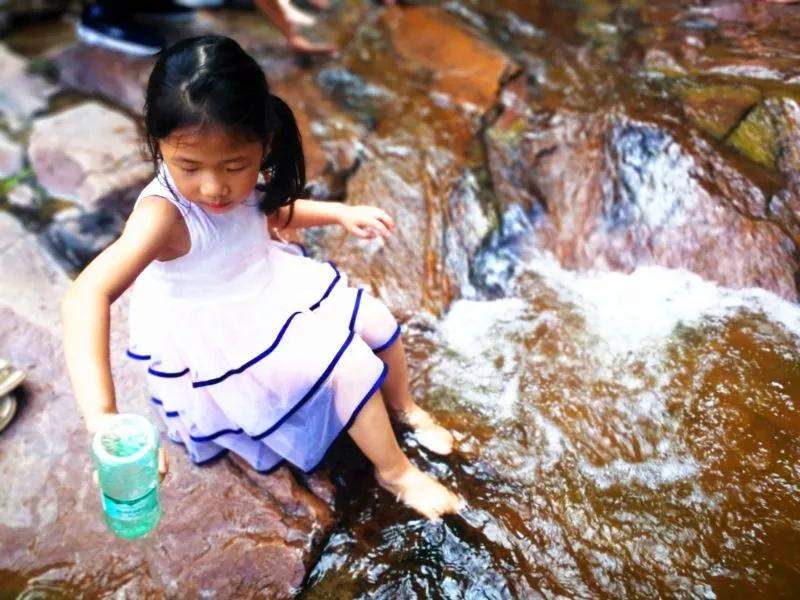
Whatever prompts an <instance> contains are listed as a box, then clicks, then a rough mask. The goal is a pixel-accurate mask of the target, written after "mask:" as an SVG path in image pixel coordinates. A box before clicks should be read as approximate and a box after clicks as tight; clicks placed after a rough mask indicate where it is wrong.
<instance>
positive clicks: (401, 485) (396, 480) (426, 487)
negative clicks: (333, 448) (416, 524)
mask: <svg viewBox="0 0 800 600" xmlns="http://www.w3.org/2000/svg"><path fill="white" fill-rule="evenodd" d="M375 479H377V481H378V485H380V486H381V487H382V488H383V489H385V490H386V491H387V492H389V493H391V494H394V495H395V496H396V497H397V499H398V500H399V501H400V502H402V503H403V504H405V505H406V506H409V507H410V508H413V509H414V510H416V511H417V512H418V513H421V514H422V515H424V516H425V517H426V518H428V519H429V520H431V521H438V520H439V517H441V516H442V515H443V514H447V513H457V512H459V511H460V510H461V509H463V508H464V506H465V505H466V502H464V499H463V498H461V497H460V496H457V495H456V494H454V493H453V492H451V491H450V490H448V489H447V488H446V487H444V486H443V485H442V484H441V483H439V482H438V481H436V480H435V479H434V478H433V477H431V476H430V475H426V474H425V473H423V472H422V471H420V470H419V469H418V468H417V467H415V466H414V465H409V466H408V467H407V468H406V470H405V472H403V473H402V474H401V475H399V476H395V477H388V476H387V477H386V478H384V477H382V476H381V475H380V474H379V473H378V471H377V470H376V471H375Z"/></svg>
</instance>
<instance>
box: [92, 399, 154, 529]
mask: <svg viewBox="0 0 800 600" xmlns="http://www.w3.org/2000/svg"><path fill="white" fill-rule="evenodd" d="M158 445H159V436H158V432H157V431H156V428H155V427H154V426H153V425H152V423H150V421H148V420H147V419H146V418H145V417H143V416H141V415H135V414H118V415H113V416H111V417H109V418H108V419H107V420H106V421H105V422H104V423H103V427H102V429H100V430H99V431H97V433H95V435H94V438H93V439H92V456H93V457H94V461H95V464H96V465H97V475H98V479H99V480H100V490H101V494H100V499H101V502H102V506H103V512H104V514H105V520H106V524H107V525H108V527H109V529H111V531H112V532H113V533H114V534H115V535H116V536H117V537H121V538H138V537H143V536H145V535H147V534H148V533H149V532H150V531H152V530H153V529H154V528H155V526H156V525H157V524H158V521H159V519H160V518H161V503H160V501H159V497H158Z"/></svg>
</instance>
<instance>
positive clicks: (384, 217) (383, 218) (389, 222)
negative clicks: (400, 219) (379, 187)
mask: <svg viewBox="0 0 800 600" xmlns="http://www.w3.org/2000/svg"><path fill="white" fill-rule="evenodd" d="M378 220H379V221H380V222H381V223H383V224H384V225H386V227H388V228H389V229H394V220H393V219H392V217H390V216H389V215H388V213H386V212H385V211H383V210H382V211H380V213H379V214H378Z"/></svg>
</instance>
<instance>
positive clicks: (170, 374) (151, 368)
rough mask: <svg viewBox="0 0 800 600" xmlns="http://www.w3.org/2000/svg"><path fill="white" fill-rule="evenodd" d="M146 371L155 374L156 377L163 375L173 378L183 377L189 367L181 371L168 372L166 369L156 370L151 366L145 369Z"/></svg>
mask: <svg viewBox="0 0 800 600" xmlns="http://www.w3.org/2000/svg"><path fill="white" fill-rule="evenodd" d="M147 372H148V373H149V374H150V375H155V376H156V377H165V378H167V379H173V378H175V377H183V376H184V375H186V374H187V373H188V372H189V368H188V367H187V368H185V369H184V370H183V371H177V372H174V373H168V372H166V371H156V370H155V369H154V368H153V367H150V368H149V369H147Z"/></svg>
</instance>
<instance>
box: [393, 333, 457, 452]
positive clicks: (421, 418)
mask: <svg viewBox="0 0 800 600" xmlns="http://www.w3.org/2000/svg"><path fill="white" fill-rule="evenodd" d="M378 356H379V357H380V359H381V360H382V361H383V362H385V363H386V364H387V365H389V374H388V375H387V376H386V379H385V380H384V382H383V385H382V386H381V393H382V394H383V397H384V398H385V400H386V405H387V407H388V408H389V410H391V411H392V412H393V413H394V414H395V415H396V416H397V418H398V419H399V420H400V421H402V422H403V423H405V424H407V425H409V426H410V427H411V428H412V429H413V430H414V433H415V436H416V438H417V441H419V443H420V444H422V445H423V446H425V447H426V448H428V449H429V450H431V451H433V452H436V453H437V454H449V453H450V452H451V451H452V449H453V436H452V435H451V434H450V432H449V431H447V430H446V429H445V428H444V427H441V426H440V425H437V424H436V422H435V421H434V420H433V417H431V415H430V414H428V412H427V411H425V410H424V409H422V408H421V407H420V406H419V405H418V404H417V403H416V402H414V399H413V398H412V397H411V392H410V390H409V389H408V367H407V365H406V351H405V347H404V346H403V340H402V338H397V340H396V341H395V342H394V343H393V344H392V345H391V346H389V347H388V348H387V349H386V350H384V351H383V352H380V353H379V354H378Z"/></svg>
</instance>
